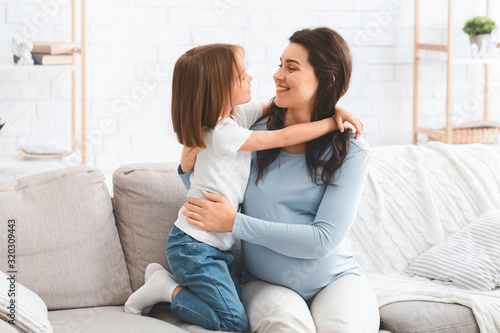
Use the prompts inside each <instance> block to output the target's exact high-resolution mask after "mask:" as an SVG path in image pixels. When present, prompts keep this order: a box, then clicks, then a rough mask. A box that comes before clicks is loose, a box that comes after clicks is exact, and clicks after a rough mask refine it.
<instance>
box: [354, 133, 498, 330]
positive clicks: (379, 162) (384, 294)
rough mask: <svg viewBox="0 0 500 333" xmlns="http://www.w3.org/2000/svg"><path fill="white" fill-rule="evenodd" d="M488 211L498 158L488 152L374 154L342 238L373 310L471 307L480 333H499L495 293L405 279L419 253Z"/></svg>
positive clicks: (386, 150) (424, 149)
mask: <svg viewBox="0 0 500 333" xmlns="http://www.w3.org/2000/svg"><path fill="white" fill-rule="evenodd" d="M495 208H500V155H499V154H498V153H497V152H496V151H495V150H494V149H493V148H492V147H489V146H486V145H480V144H473V145H447V144H444V143H440V142H431V143H428V144H425V145H419V146H387V147H378V148H374V149H373V154H372V164H371V170H370V173H369V174H368V179H367V183H366V186H365V188H364V191H363V196H362V199H361V203H360V207H359V211H358V215H357V217H356V221H355V223H354V226H353V228H352V230H351V233H350V240H351V242H352V246H353V250H354V252H355V256H356V259H357V260H358V262H359V263H360V265H361V267H362V268H363V270H364V272H365V274H366V276H367V278H368V280H369V281H370V282H371V284H372V286H373V288H374V290H375V292H376V294H377V297H378V301H379V305H380V306H383V305H386V304H389V303H393V302H398V301H409V300H424V301H436V302H443V303H459V304H462V305H464V306H467V307H469V308H471V309H472V311H473V313H474V315H475V317H476V320H477V323H478V326H479V328H480V330H481V332H500V288H499V289H495V290H493V291H489V292H481V291H474V290H463V289H460V288H458V287H456V286H454V285H452V284H450V283H445V282H438V281H435V280H428V279H425V278H421V277H410V276H408V275H407V274H405V269H406V267H407V266H408V265H409V264H410V263H411V262H412V261H413V260H414V259H415V258H416V257H418V256H419V255H420V254H422V253H423V252H425V251H426V250H428V249H429V248H431V247H432V246H434V245H436V244H439V243H440V242H442V241H443V240H444V239H445V238H446V237H448V236H449V235H451V234H453V233H455V232H456V231H458V230H460V229H461V228H462V227H464V226H465V225H467V224H468V223H470V222H471V221H472V220H473V219H475V218H476V217H478V216H479V215H481V214H482V213H484V212H486V211H488V210H491V209H495ZM471 274H473V272H471Z"/></svg>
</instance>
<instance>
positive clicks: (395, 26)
mask: <svg viewBox="0 0 500 333" xmlns="http://www.w3.org/2000/svg"><path fill="white" fill-rule="evenodd" d="M59 2H60V3H65V2H68V1H62V0H43V1H38V0H23V1H17V0H0V64H4V63H9V62H11V59H12V54H11V51H10V40H9V38H8V34H9V33H16V34H18V35H23V33H26V32H35V33H36V35H35V38H34V39H35V40H60V39H65V40H69V39H70V26H69V23H70V8H69V6H68V5H65V6H63V7H58V6H57V3H59ZM455 3H456V8H455V29H454V30H455V35H456V40H457V44H458V45H457V50H458V51H460V50H462V51H463V50H464V48H466V46H467V43H468V39H467V36H466V35H464V33H463V32H461V26H462V25H463V22H464V21H465V20H466V19H468V18H470V17H472V16H476V15H482V13H483V11H484V10H485V5H484V4H483V2H482V1H478V2H471V1H467V0H461V1H456V2H455ZM42 5H44V6H45V7H46V9H45V10H44V9H43V8H42ZM446 11H447V1H445V0H437V1H434V2H432V3H426V2H422V10H421V15H420V16H421V26H422V29H421V39H422V40H424V41H426V42H432V43H444V42H445V41H446V20H445V14H446ZM492 13H494V15H496V17H494V18H495V19H496V20H497V23H498V24H500V17H498V16H499V14H500V4H498V2H496V1H492ZM77 16H78V10H77ZM46 18H48V20H45V19H46ZM413 18H414V1H410V0H358V1H354V0H310V1H308V2H307V3H305V2H304V1H302V0H270V1H269V0H266V1H265V0H254V1H250V0H169V1H164V0H128V1H124V0H87V129H88V137H89V140H88V143H87V147H88V152H89V154H88V164H91V165H94V166H96V167H98V168H100V169H101V170H102V171H103V172H105V173H106V176H107V178H108V182H110V179H111V174H112V172H113V171H114V170H116V168H117V167H119V166H120V165H121V164H124V163H131V162H168V161H172V162H175V161H178V159H179V156H180V151H181V149H180V146H179V144H178V143H177V140H176V137H175V135H174V133H173V130H172V126H171V123H170V98H171V77H172V70H173V66H174V64H175V61H176V60H177V58H178V57H179V56H180V55H181V54H182V53H183V52H185V51H186V50H187V49H189V48H192V47H194V46H196V45H200V44H205V43H213V42H229V43H237V44H241V45H243V46H244V47H245V49H246V54H247V63H248V72H249V73H251V74H252V75H253V76H254V81H253V84H252V86H253V87H252V90H253V91H252V92H253V96H254V98H256V99H261V100H268V99H269V98H271V97H272V96H273V94H274V92H273V91H274V84H273V81H272V75H273V73H274V71H275V70H276V66H277V63H278V59H279V56H280V54H281V51H282V49H283V47H284V46H285V45H286V44H287V38H288V37H289V36H290V35H291V34H292V33H293V32H294V31H295V30H297V29H300V28H303V27H314V26H320V25H327V26H330V27H332V28H334V29H336V30H338V31H339V32H340V33H341V34H342V35H343V36H344V37H345V38H346V40H347V41H348V42H349V44H350V45H351V49H352V52H353V57H354V73H353V78H352V84H351V88H350V90H349V92H348V93H347V94H346V96H345V97H344V98H343V99H342V100H341V102H340V105H342V106H344V107H346V108H348V109H349V110H350V111H352V112H353V113H355V114H357V115H359V116H360V117H361V119H362V120H363V122H364V124H365V134H366V138H367V139H368V141H369V142H370V143H371V145H372V146H377V145H386V144H408V143H411V141H412V133H411V131H412V119H413V118H412V117H413V115H412V112H413V101H412V96H413V34H414V32H413ZM78 20H79V18H78ZM77 30H79V29H77ZM77 36H79V31H77ZM458 51H457V52H458ZM466 51H467V50H465V52H466ZM491 70H492V77H493V78H494V80H496V85H495V86H493V88H494V90H493V91H492V93H491V94H490V114H491V118H493V119H495V120H500V109H499V106H500V97H499V96H500V93H499V92H500V86H499V85H498V82H499V81H500V69H499V68H498V66H497V67H496V68H495V67H493V66H492V68H491ZM445 73H446V72H445V66H444V65H442V64H439V63H428V64H424V65H422V67H421V74H420V77H421V84H420V91H421V97H422V100H421V102H420V105H421V108H420V112H421V115H422V123H424V122H427V123H425V125H436V126H442V124H443V121H444V117H443V116H442V115H443V112H444V105H445V104H444V92H445ZM481 73H482V71H481V67H479V68H478V67H474V66H470V67H464V66H456V67H455V73H454V96H455V99H454V105H455V107H456V108H457V109H458V110H462V111H461V112H462V113H461V116H462V117H464V118H466V117H473V116H474V115H478V117H480V115H481V109H480V107H481V105H482V101H481V103H477V100H478V98H479V97H477V96H476V94H475V89H476V88H477V86H481V79H480V78H481V77H482V74H481ZM57 74H58V73H57V72H52V71H42V72H40V71H31V72H30V71H19V72H5V71H2V72H0V117H1V118H3V119H4V120H7V122H8V125H7V126H6V127H5V129H4V130H3V131H2V132H1V134H0V153H2V152H11V153H12V152H15V151H16V147H18V146H19V145H20V144H23V143H26V142H32V141H34V142H43V141H44V140H46V141H50V142H61V143H63V144H64V145H66V146H67V147H68V148H69V147H70V138H69V136H70V125H71V124H70V122H71V119H70V97H71V95H70V81H69V80H70V74H69V72H68V73H61V75H59V77H58V78H57V79H54V77H56V76H57ZM469 81H470V82H472V83H473V84H471V83H470V82H469ZM23 111H24V112H23ZM77 125H78V124H77ZM13 175H17V174H16V173H15V172H14V171H12V172H11V173H10V174H8V173H7V174H5V173H4V174H3V177H12V176H13ZM1 176H2V175H0V177H1Z"/></svg>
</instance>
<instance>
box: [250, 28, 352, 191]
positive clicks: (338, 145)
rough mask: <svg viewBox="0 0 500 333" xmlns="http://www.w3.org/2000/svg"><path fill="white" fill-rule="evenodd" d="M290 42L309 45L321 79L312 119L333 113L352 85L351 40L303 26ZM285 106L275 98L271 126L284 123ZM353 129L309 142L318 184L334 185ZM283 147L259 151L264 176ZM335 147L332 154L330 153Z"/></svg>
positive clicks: (309, 167) (309, 158)
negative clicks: (335, 175) (334, 177)
mask: <svg viewBox="0 0 500 333" xmlns="http://www.w3.org/2000/svg"><path fill="white" fill-rule="evenodd" d="M289 41H290V43H297V44H300V45H302V46H303V47H305V49H306V50H307V53H308V61H309V63H310V64H311V65H312V67H313V68H314V73H315V74H316V77H317V79H318V90H317V91H316V97H315V100H314V103H313V110H312V113H311V121H316V120H321V119H325V118H328V117H332V116H333V115H334V112H335V105H336V104H337V102H338V100H339V99H340V97H342V96H343V95H344V94H345V93H346V91H347V89H348V88H349V82H350V79H351V72H352V57H351V51H350V50H349V46H348V45H347V42H346V41H345V40H344V39H343V38H342V36H340V35H339V34H338V33H337V32H335V31H334V30H332V29H330V28H326V27H322V28H316V29H303V30H299V31H296V32H295V33H294V34H293V35H292V36H291V37H290V38H289ZM286 110H287V109H285V108H280V107H278V106H277V105H276V104H275V102H274V98H273V99H272V100H271V112H270V115H269V119H268V122H267V128H268V129H269V130H277V129H281V128H283V127H284V120H285V113H286ZM350 134H351V130H350V129H345V130H344V133H341V132H340V131H335V132H333V133H329V134H327V135H324V136H322V137H320V138H318V139H315V140H312V141H309V142H307V144H306V165H307V170H308V171H309V175H310V177H311V179H312V180H313V181H314V182H315V183H316V184H318V185H322V184H325V185H334V184H333V180H334V179H333V175H334V173H335V171H336V170H337V169H339V168H340V166H341V165H342V163H343V162H344V160H345V157H346V155H347V151H348V148H349V142H350ZM280 151H281V148H276V149H268V150H263V151H259V152H257V165H258V174H257V179H256V183H257V182H258V181H259V180H260V179H262V177H263V176H264V174H265V172H266V171H267V169H268V167H269V165H271V163H273V162H274V161H275V160H276V158H277V157H278V155H279V153H280ZM330 151H331V154H330Z"/></svg>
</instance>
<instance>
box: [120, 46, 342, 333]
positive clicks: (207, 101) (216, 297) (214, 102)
mask: <svg viewBox="0 0 500 333" xmlns="http://www.w3.org/2000/svg"><path fill="white" fill-rule="evenodd" d="M251 81H252V76H250V75H249V74H247V73H246V72H245V67H244V63H243V49H242V48H241V47H239V46H236V45H228V44H210V45H205V46H200V47H195V48H193V49H191V50H189V51H187V52H186V53H185V54H184V55H182V56H181V57H180V58H179V59H178V60H177V63H176V64H175V68H174V75H173V81H172V122H173V125H174V130H175V132H176V134H177V137H178V139H179V142H180V143H181V144H183V145H184V146H187V147H202V148H205V149H202V150H201V151H200V152H199V153H198V154H197V157H196V162H195V167H194V172H193V174H192V176H191V187H190V189H189V192H188V196H194V197H198V198H204V196H203V195H202V191H203V190H208V191H210V192H214V193H219V194H223V195H224V196H225V197H227V198H228V199H229V200H230V201H231V203H232V205H233V206H234V207H235V209H238V206H239V205H240V203H241V202H242V201H243V196H244V193H245V188H246V184H247V181H248V176H249V172H250V158H251V151H255V150H264V149H271V148H278V147H284V146H291V145H295V144H299V143H303V142H307V141H310V140H313V139H316V138H318V137H320V136H323V135H325V134H327V133H329V132H331V131H333V130H336V129H337V125H336V124H335V121H334V119H333V118H328V119H323V120H320V121H316V122H311V123H305V124H298V125H293V126H289V127H286V128H284V129H281V130H276V131H251V130H249V128H250V126H252V125H253V123H254V122H255V121H257V120H258V119H259V118H261V117H262V116H263V115H266V114H267V112H268V107H267V106H266V105H264V104H260V103H255V102H250V103H249V101H250V83H251ZM245 103H246V104H245ZM348 116H349V115H348ZM183 210H184V207H182V208H181V209H180V210H179V214H178V219H177V221H176V222H175V225H174V227H173V228H172V230H171V232H170V235H169V238H168V242H167V249H166V255H167V259H168V263H169V266H170V269H171V270H172V273H173V276H172V275H171V274H170V273H169V272H168V271H166V270H165V269H163V268H162V267H161V266H160V265H158V264H150V265H149V266H148V268H147V269H146V283H145V285H144V286H143V287H141V288H140V289H138V290H137V291H136V292H135V293H134V294H132V295H131V296H130V298H129V300H128V301H127V303H126V304H125V311H126V312H131V313H136V314H140V313H141V311H142V310H143V309H144V308H145V307H147V306H151V305H153V304H155V303H158V302H161V301H166V302H170V303H171V310H172V312H173V313H174V314H176V315H177V316H179V317H181V318H183V319H185V320H187V321H189V322H191V323H194V324H196V325H199V326H202V327H204V328H206V329H209V330H221V331H238V332H245V331H249V330H250V328H249V324H248V318H247V316H246V313H245V309H244V308H243V305H242V304H241V302H240V300H239V290H240V289H239V283H238V280H237V278H236V274H235V268H234V265H233V260H234V256H233V253H232V251H231V250H230V249H231V247H232V245H233V243H234V241H235V239H234V238H233V237H232V236H231V233H229V232H227V233H213V232H205V231H203V230H201V229H199V228H197V227H195V226H193V225H191V224H189V223H188V222H186V218H185V216H184V215H183V213H182V212H183Z"/></svg>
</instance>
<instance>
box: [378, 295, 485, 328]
mask: <svg viewBox="0 0 500 333" xmlns="http://www.w3.org/2000/svg"><path fill="white" fill-rule="evenodd" d="M380 329H384V330H388V331H390V332H392V333H424V332H434V333H478V332H479V327H478V326H477V324H476V320H475V318H474V314H473V313H472V311H471V309H469V308H468V307H465V306H463V305H460V304H447V303H436V302H425V301H407V302H397V303H391V304H387V305H385V306H383V307H381V308H380Z"/></svg>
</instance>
